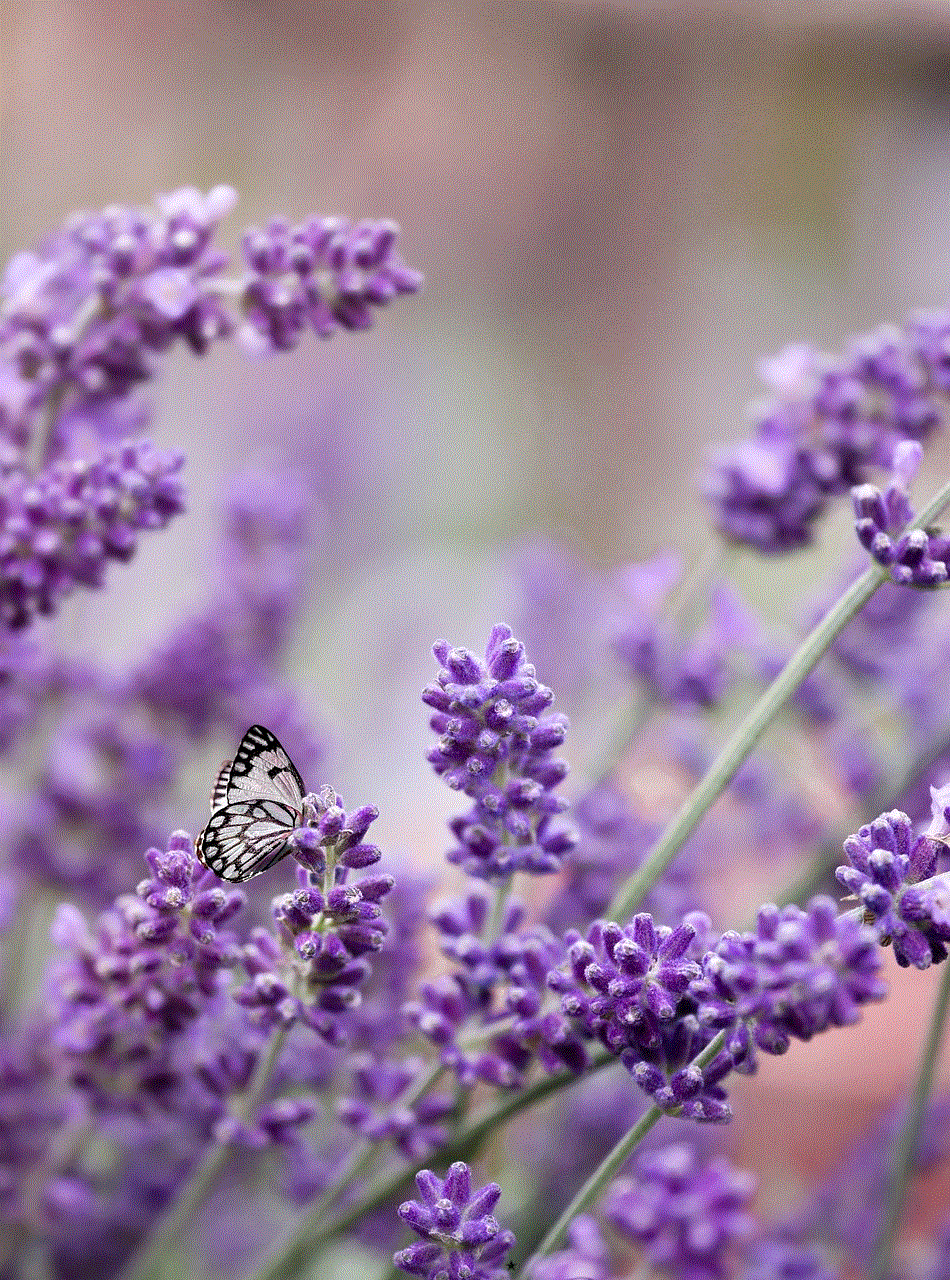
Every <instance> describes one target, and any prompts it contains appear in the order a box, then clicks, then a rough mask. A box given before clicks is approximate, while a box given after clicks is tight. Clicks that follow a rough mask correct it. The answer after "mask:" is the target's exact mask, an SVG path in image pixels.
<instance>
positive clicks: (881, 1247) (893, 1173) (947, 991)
mask: <svg viewBox="0 0 950 1280" xmlns="http://www.w3.org/2000/svg"><path fill="white" fill-rule="evenodd" d="M948 1007H950V963H947V964H945V965H944V966H943V975H942V977H941V979H940V986H939V988H938V990H937V999H936V1000H935V1002H934V1008H933V1015H932V1016H931V1020H930V1030H929V1031H928V1033H927V1042H926V1044H925V1045H924V1048H923V1052H922V1054H921V1057H920V1068H919V1070H918V1073H917V1082H916V1084H915V1085H914V1092H913V1094H912V1096H911V1100H910V1106H909V1107H908V1108H907V1116H906V1118H905V1120H904V1124H903V1127H902V1128H901V1131H900V1134H899V1135H898V1138H897V1141H896V1142H895V1144H894V1148H893V1151H892V1153H891V1168H890V1174H889V1177H888V1184H887V1195H886V1198H885V1201H884V1217H883V1221H882V1223H881V1230H880V1234H879V1235H878V1238H877V1243H876V1245H875V1250H874V1258H873V1260H872V1262H871V1267H870V1270H869V1271H868V1280H886V1278H887V1277H888V1276H890V1275H891V1274H892V1260H893V1255H894V1240H895V1236H896V1234H897V1228H898V1226H899V1225H900V1220H901V1217H902V1215H903V1211H904V1202H905V1200H906V1198H907V1186H908V1183H909V1181H910V1173H911V1166H912V1165H913V1162H914V1155H915V1152H916V1150H917V1143H918V1140H919V1138H920V1128H921V1124H922V1122H923V1116H924V1110H925V1108H926V1106H927V1100H928V1098H929V1097H930V1091H931V1087H932V1085H933V1077H934V1070H935V1068H936V1065H937V1059H938V1058H939V1056H940V1046H941V1042H942V1040H943V1033H944V1028H945V1025H946V1021H947V1009H948Z"/></svg>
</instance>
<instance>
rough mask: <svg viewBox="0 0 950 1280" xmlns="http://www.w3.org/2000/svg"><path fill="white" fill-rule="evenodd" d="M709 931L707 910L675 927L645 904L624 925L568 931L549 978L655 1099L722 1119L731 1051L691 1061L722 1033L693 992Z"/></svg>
mask: <svg viewBox="0 0 950 1280" xmlns="http://www.w3.org/2000/svg"><path fill="white" fill-rule="evenodd" d="M709 932H710V923H709V920H708V918H707V917H706V916H704V915H702V913H700V912H693V913H691V914H690V915H688V916H687V917H686V919H685V920H684V921H683V923H682V924H680V925H679V926H677V928H676V929H671V928H669V927H668V926H660V927H657V926H656V925H655V924H654V922H653V919H652V917H651V916H649V915H648V914H647V913H646V912H642V913H641V914H639V915H637V916H635V917H634V919H633V920H632V921H631V922H630V924H629V925H627V926H626V927H625V928H621V926H620V925H618V924H613V923H607V924H605V923H603V922H601V921H598V922H595V923H594V924H593V925H592V926H591V928H590V930H589V932H588V934H587V937H586V938H581V937H580V936H579V935H578V934H577V932H576V931H572V932H570V933H568V935H567V939H566V941H567V944H568V964H567V967H566V970H564V969H560V968H559V969H552V971H551V973H550V974H549V976H548V985H549V986H550V987H551V988H552V990H554V991H556V992H558V993H559V994H560V996H561V1009H562V1012H563V1013H564V1015H565V1017H567V1018H568V1019H570V1020H571V1022H572V1023H574V1025H576V1026H579V1027H580V1028H582V1029H583V1030H584V1031H585V1032H586V1034H587V1035H590V1036H594V1037H596V1038H597V1039H599V1040H600V1041H601V1043H602V1044H603V1045H604V1046H605V1047H606V1048H607V1049H609V1050H610V1051H611V1052H612V1053H615V1054H616V1055H617V1056H618V1057H619V1058H620V1060H621V1062H622V1063H623V1065H624V1066H625V1067H626V1069H627V1070H628V1071H629V1072H630V1074H631V1075H632V1076H633V1078H634V1079H635V1080H636V1082H637V1084H638V1085H639V1086H640V1087H641V1088H642V1089H643V1090H644V1092H645V1093H647V1094H648V1095H649V1097H650V1098H651V1099H652V1101H653V1102H654V1104H655V1105H656V1106H658V1107H660V1108H661V1109H662V1110H664V1111H668V1112H671V1113H673V1114H675V1115H683V1116H687V1117H690V1118H692V1119H696V1120H711V1121H723V1120H728V1119H729V1117H730V1115H731V1112H730V1110H729V1107H728V1105H727V1104H726V1102H725V1094H724V1093H723V1091H722V1089H721V1087H720V1084H719V1082H720V1080H721V1079H722V1077H723V1076H724V1075H726V1074H728V1072H730V1071H731V1070H732V1069H733V1067H734V1065H735V1062H734V1060H733V1058H732V1056H730V1055H729V1054H728V1053H721V1054H719V1055H717V1057H716V1058H715V1059H714V1061H713V1062H712V1063H710V1064H709V1065H708V1066H707V1067H706V1068H705V1069H700V1068H698V1067H695V1066H692V1065H691V1063H692V1059H693V1058H694V1057H695V1056H696V1055H697V1054H698V1053H699V1052H700V1051H701V1050H702V1049H704V1048H705V1047H706V1045H707V1044H709V1042H710V1041H711V1040H712V1039H713V1036H714V1034H715V1032H713V1031H710V1030H708V1029H706V1028H704V1027H702V1026H701V1025H700V1023H699V1022H698V1021H697V1019H696V1017H695V1016H694V1015H695V1002H694V1000H693V998H692V995H691V988H692V987H693V985H694V984H695V983H696V982H698V980H699V979H700V977H701V975H702V968H701V966H700V964H699V963H698V957H699V956H700V955H701V954H702V949H703V947H704V946H705V945H706V941H707V938H708V935H709Z"/></svg>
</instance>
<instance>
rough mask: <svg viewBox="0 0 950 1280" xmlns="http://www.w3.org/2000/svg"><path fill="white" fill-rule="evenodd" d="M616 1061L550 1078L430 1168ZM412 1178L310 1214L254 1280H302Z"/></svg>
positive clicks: (384, 1182)
mask: <svg viewBox="0 0 950 1280" xmlns="http://www.w3.org/2000/svg"><path fill="white" fill-rule="evenodd" d="M616 1061H617V1059H616V1057H615V1056H614V1055H613V1054H611V1053H608V1052H607V1051H606V1050H604V1051H603V1052H602V1053H599V1054H598V1055H597V1056H596V1057H595V1058H593V1059H592V1061H591V1064H590V1066H589V1067H588V1068H587V1070H586V1071H585V1072H584V1073H583V1075H577V1073H576V1072H573V1071H562V1072H560V1073H559V1074H558V1075H554V1076H547V1077H545V1079H543V1080H539V1081H538V1082H537V1084H534V1085H531V1086H530V1087H529V1088H527V1089H524V1090H520V1091H519V1092H517V1093H515V1094H513V1095H512V1097H510V1098H508V1099H506V1101H505V1102H503V1103H501V1104H500V1105H499V1106H497V1107H494V1108H493V1109H492V1110H491V1111H490V1112H488V1114H487V1115H485V1116H483V1117H482V1118H481V1119H480V1120H476V1121H474V1122H473V1123H472V1124H470V1125H469V1126H468V1127H467V1128H465V1129H463V1130H462V1131H461V1132H460V1133H458V1134H456V1135H455V1136H454V1137H453V1138H451V1139H450V1140H449V1141H448V1142H446V1143H444V1144H443V1145H442V1146H441V1147H440V1148H439V1150H438V1151H437V1152H434V1153H433V1155H432V1157H431V1161H430V1163H431V1164H432V1165H434V1166H438V1167H440V1168H441V1167H444V1166H446V1165H449V1164H451V1163H452V1161H453V1160H466V1159H468V1160H470V1159H471V1158H472V1157H473V1155H474V1154H475V1153H476V1152H477V1151H478V1150H479V1149H480V1148H481V1147H482V1145H483V1144H484V1143H485V1142H486V1141H487V1139H488V1138H490V1137H491V1136H492V1135H493V1134H494V1133H496V1132H497V1131H499V1130H500V1129H501V1128H502V1127H503V1126H504V1125H505V1124H507V1123H508V1121H509V1120H511V1119H512V1118H513V1117H514V1116H516V1115H518V1114H519V1112H521V1111H526V1110H528V1109H529V1108H530V1107H533V1106H536V1105H538V1104H539V1103H541V1102H543V1101H544V1100H545V1099H546V1098H549V1097H550V1096H551V1095H552V1094H554V1093H557V1092H559V1090H561V1089H564V1088H566V1087H567V1086H568V1085H572V1084H577V1083H578V1082H579V1081H581V1080H587V1079H589V1077H590V1076H591V1075H592V1074H593V1073H594V1072H597V1071H602V1070H603V1069H604V1067H608V1066H610V1065H611V1063H615V1062H616ZM413 1176H414V1171H413V1169H412V1168H411V1167H406V1166H405V1165H403V1166H402V1167H401V1168H399V1169H396V1170H395V1171H394V1172H393V1173H389V1174H387V1175H385V1177H383V1178H380V1179H378V1180H377V1181H376V1182H375V1183H374V1185H373V1186H372V1187H371V1188H370V1189H369V1191H368V1192H367V1194H366V1195H365V1196H363V1197H362V1198H361V1199H360V1200H358V1201H357V1202H356V1203H355V1204H353V1205H351V1206H350V1207H349V1208H348V1209H346V1210H344V1212H343V1213H341V1214H339V1215H338V1216H337V1217H335V1218H331V1219H329V1220H324V1221H323V1222H319V1221H317V1220H316V1216H315V1214H314V1213H313V1211H312V1210H311V1212H310V1213H308V1215H307V1217H306V1218H305V1219H304V1220H303V1222H301V1223H299V1224H298V1225H297V1226H296V1227H295V1228H294V1231H293V1232H292V1234H291V1235H290V1236H289V1237H288V1238H287V1239H286V1240H285V1241H284V1242H283V1243H282V1244H281V1245H279V1246H278V1248H277V1249H276V1250H275V1251H274V1253H273V1254H272V1255H271V1257H270V1258H269V1259H267V1260H266V1261H265V1262H264V1264H263V1266H262V1267H261V1269H260V1270H259V1271H258V1272H257V1274H256V1276H255V1277H254V1280H295V1277H297V1276H299V1275H301V1274H303V1270H304V1268H305V1267H306V1266H307V1264H308V1263H309V1261H310V1260H311V1258H312V1256H313V1254H314V1253H315V1252H316V1250H317V1249H319V1248H321V1247H322V1246H323V1245H324V1244H326V1243H327V1241H328V1240H332V1239H333V1237H334V1236H337V1235H340V1234H341V1233H342V1232H344V1231H347V1230H349V1228H350V1227H352V1226H354V1225H355V1224H356V1223H357V1222H359V1221H360V1220H361V1219H362V1218H364V1217H365V1216H366V1214H368V1213H372V1212H373V1210H375V1209H378V1208H380V1207H381V1206H382V1205H385V1204H388V1203H389V1202H390V1201H392V1200H393V1199H395V1197H396V1196H398V1195H399V1194H400V1192H401V1191H403V1190H404V1189H405V1188H406V1187H408V1186H410V1184H411V1183H412V1179H413Z"/></svg>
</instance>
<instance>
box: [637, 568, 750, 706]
mask: <svg viewBox="0 0 950 1280" xmlns="http://www.w3.org/2000/svg"><path fill="white" fill-rule="evenodd" d="M681 575H682V564H681V562H680V560H679V558H678V557H677V556H667V555H664V556H658V557H657V558H656V559H654V560H647V561H645V562H644V563H643V564H638V565H632V566H631V567H630V568H628V569H627V570H626V571H625V572H624V573H623V575H622V579H621V587H622V590H623V595H624V597H625V607H624V609H623V613H622V616H621V618H620V619H619V621H618V623H617V625H616V628H615V634H614V650H615V652H616V654H617V657H618V658H619V659H620V662H621V664H622V666H623V667H624V670H625V671H626V672H627V673H628V675H629V676H630V677H631V678H632V679H635V680H638V681H640V682H641V684H642V685H643V687H644V688H645V689H646V691H647V693H648V694H649V696H650V697H651V698H652V699H654V700H655V701H656V702H658V703H661V704H665V705H670V706H675V707H687V708H709V707H714V706H716V705H718V703H720V702H721V701H722V699H723V697H724V695H725V693H726V691H727V689H728V687H729V684H730V683H731V680H732V677H733V671H734V667H735V657H736V654H737V653H739V652H741V651H742V649H744V648H747V647H748V645H749V642H750V640H751V638H752V625H751V619H750V617H749V614H748V612H747V611H746V610H745V609H744V608H743V607H742V605H741V604H740V602H739V599H738V597H737V595H736V593H735V592H734V591H733V590H732V589H731V588H730V587H727V586H725V585H723V584H719V585H718V586H716V587H715V588H714V590H713V591H712V592H711V595H710V602H709V619H708V622H707V623H706V625H705V626H704V627H703V628H701V629H700V630H699V631H698V632H697V633H696V634H695V635H694V636H692V637H690V638H689V639H685V638H681V637H679V636H678V635H677V634H676V630H675V628H674V627H673V626H672V624H671V623H670V622H669V621H668V620H666V619H664V617H663V615H662V612H661V611H662V609H663V607H664V606H665V605H666V604H667V603H668V599H669V595H670V592H671V590H672V588H673V587H674V585H675V584H676V583H677V582H678V581H679V579H680V577H681Z"/></svg>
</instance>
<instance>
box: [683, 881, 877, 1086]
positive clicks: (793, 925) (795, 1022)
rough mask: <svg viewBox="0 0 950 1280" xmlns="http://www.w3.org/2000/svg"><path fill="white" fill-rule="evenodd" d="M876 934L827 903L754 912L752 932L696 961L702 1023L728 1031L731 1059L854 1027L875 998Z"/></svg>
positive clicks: (724, 941) (730, 937) (728, 938)
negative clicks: (699, 972)
mask: <svg viewBox="0 0 950 1280" xmlns="http://www.w3.org/2000/svg"><path fill="white" fill-rule="evenodd" d="M880 968H881V959H880V953H879V949H878V942H877V936H876V934H875V933H874V931H873V930H872V929H870V928H868V926H867V925H865V924H862V922H861V921H860V920H859V919H856V918H855V917H854V916H853V915H839V913H838V908H837V905H836V903H835V902H834V901H833V900H832V899H831V898H823V897H817V898H813V899H812V901H811V902H810V903H809V905H808V908H807V910H802V909H801V907H796V906H788V907H782V908H779V907H775V906H771V905H767V906H764V907H761V908H760V909H759V912H758V914H757V916H756V922H755V929H754V931H748V932H744V933H734V932H729V933H725V934H723V936H722V938H721V939H720V940H719V942H718V943H717V944H716V946H715V947H713V948H712V949H711V950H710V951H709V952H707V954H706V955H705V956H704V957H703V962H702V978H701V979H700V980H698V981H697V982H695V983H694V984H693V986H692V994H693V996H694V998H695V999H696V1000H697V1001H698V1009H697V1016H698V1018H699V1020H700V1022H701V1023H702V1025H703V1026H705V1027H708V1028H710V1029H712V1028H715V1029H716V1030H720V1029H724V1030H727V1031H728V1041H727V1043H728V1046H729V1049H730V1052H731V1053H732V1054H733V1056H734V1057H735V1058H736V1060H737V1061H742V1060H748V1062H749V1065H751V1064H752V1063H753V1062H754V1051H755V1049H756V1048H759V1049H762V1050H763V1051H764V1052H765V1053H784V1052H785V1050H786V1049H787V1048H788V1045H789V1042H790V1040H792V1039H798V1040H809V1039H811V1037H812V1036H814V1035H817V1034H818V1033H819V1032H821V1031H825V1030H827V1029H828V1027H832V1026H835V1027H842V1026H847V1025H849V1024H851V1023H853V1022H857V1020H858V1018H859V1017H860V1007H861V1005H863V1004H866V1003H867V1002H868V1001H870V1000H880V999H883V997H884V995H885V992H886V988H885V986H884V984H883V982H882V981H881V978H880Z"/></svg>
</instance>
